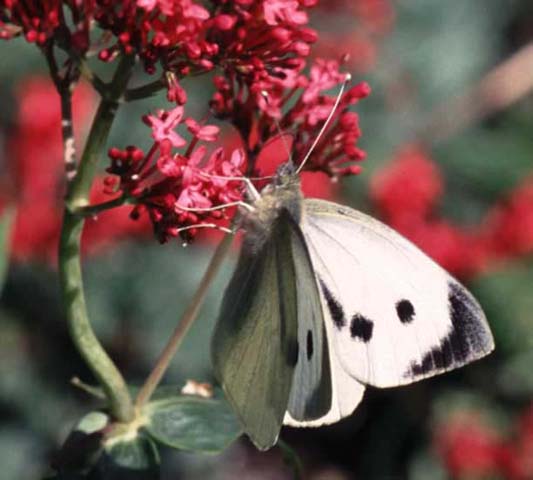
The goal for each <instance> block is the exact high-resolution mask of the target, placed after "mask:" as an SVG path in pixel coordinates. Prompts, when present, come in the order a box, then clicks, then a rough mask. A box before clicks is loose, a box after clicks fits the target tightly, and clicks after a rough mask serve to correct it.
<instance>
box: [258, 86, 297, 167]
mask: <svg viewBox="0 0 533 480" xmlns="http://www.w3.org/2000/svg"><path fill="white" fill-rule="evenodd" d="M261 95H262V96H263V98H264V99H265V102H267V103H269V101H268V92H266V91H265V90H263V91H262V92H261ZM272 120H273V121H274V125H276V130H277V131H278V135H279V136H280V137H281V141H282V142H283V146H284V148H285V153H286V154H287V158H288V159H289V163H294V162H293V159H292V153H291V150H290V148H289V144H288V143H287V141H286V140H285V136H284V135H283V130H282V129H281V125H280V124H279V122H278V119H277V118H273V119H272Z"/></svg>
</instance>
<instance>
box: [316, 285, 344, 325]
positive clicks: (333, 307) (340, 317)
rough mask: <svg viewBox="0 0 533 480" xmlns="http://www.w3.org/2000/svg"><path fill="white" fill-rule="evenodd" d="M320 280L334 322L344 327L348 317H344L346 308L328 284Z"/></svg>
mask: <svg viewBox="0 0 533 480" xmlns="http://www.w3.org/2000/svg"><path fill="white" fill-rule="evenodd" d="M319 282H320V288H321V289H322V293H323V294H324V297H325V298H326V303H327V305H328V310H329V313H330V314H331V318H332V319H333V324H334V325H335V326H336V327H337V328H338V329H339V330H340V329H341V328H342V327H344V326H345V325H346V318H345V317H344V310H343V309H342V306H341V304H340V303H339V302H338V301H337V299H336V298H335V297H334V296H333V294H332V293H331V292H330V291H329V289H328V287H327V286H326V284H325V283H324V282H323V281H322V280H319Z"/></svg>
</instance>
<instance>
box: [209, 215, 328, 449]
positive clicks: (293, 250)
mask: <svg viewBox="0 0 533 480" xmlns="http://www.w3.org/2000/svg"><path fill="white" fill-rule="evenodd" d="M300 276H301V277H307V279H305V278H300ZM313 281H314V277H313V272H312V268H311V263H310V260H309V256H308V254H307V252H306V249H305V245H304V244H303V236H302V234H301V232H300V231H299V228H298V226H297V225H296V224H295V222H294V221H293V220H292V219H291V216H290V214H289V213H288V212H287V211H286V210H284V209H282V210H281V211H280V213H279V216H278V218H277V220H275V221H274V223H273V226H272V230H271V232H270V234H269V236H268V237H267V239H266V240H265V242H264V244H263V245H262V246H261V247H260V248H259V249H257V246H255V245H247V244H246V241H245V243H244V245H243V248H242V250H241V254H240V258H239V262H238V264H237V268H236V270H235V273H234V274H233V277H232V279H231V281H230V284H229V285H228V288H227V290H226V293H225V295H224V300H223V303H222V307H221V312H220V316H219V319H218V322H217V326H216V328H215V332H214V336H213V346H212V355H213V364H214V368H215V373H216V375H217V377H218V379H219V381H220V382H221V383H222V386H223V388H224V390H225V392H226V395H227V397H228V400H229V401H230V403H231V404H232V406H233V408H234V410H235V411H236V413H237V415H238V417H239V418H240V420H241V423H242V425H243V428H244V431H245V432H246V433H247V434H248V435H249V437H250V438H251V439H252V441H253V442H254V443H255V444H256V446H257V447H258V448H260V449H266V448H269V447H271V446H272V445H273V444H275V443H276V440H277V438H278V435H279V431H280V428H281V425H282V422H283V418H284V415H285V412H286V410H287V408H291V409H293V411H294V412H295V413H294V414H295V415H296V416H305V415H316V416H319V415H321V414H323V413H324V412H325V411H327V410H328V409H329V404H327V402H329V401H330V400H329V398H330V391H329V390H328V386H329V383H328V382H329V372H328V368H327V367H328V365H327V363H326V365H325V366H324V367H325V368H323V358H322V357H323V356H322V351H323V350H324V349H327V345H326V344H325V343H324V340H323V338H322V333H321V332H322V330H321V329H322V328H323V321H322V316H321V311H320V304H319V303H318V304H317V303H313V301H312V300H311V301H309V299H306V300H305V299H304V296H303V295H305V294H309V295H311V294H312V293H311V292H310V291H308V290H309V289H310V288H312V286H313V285H314V283H313ZM315 288H316V287H315ZM302 292H303V294H302ZM313 293H314V294H315V295H316V292H313ZM305 301H307V303H305ZM317 305H318V306H317ZM317 308H318V312H317V311H316V309H317ZM299 310H300V312H303V313H305V315H306V320H305V321H302V322H301V324H302V325H303V326H304V327H303V328H306V330H305V332H304V331H303V330H302V329H300V331H299V330H298V322H299ZM315 330H316V331H315ZM308 331H311V332H312V333H311V336H312V339H311V340H310V341H311V342H313V345H312V346H310V348H311V349H313V352H311V353H312V355H309V350H303V348H304V347H301V346H300V345H299V342H300V341H303V338H304V337H305V341H307V335H308V334H307V332H308ZM308 346H309V345H306V347H305V348H307V347H308ZM302 356H303V357H305V358H307V356H310V358H309V359H308V360H307V365H305V366H303V368H297V363H298V362H300V363H301V361H302V360H301V359H302ZM328 358H329V357H328ZM295 368H296V369H297V370H298V372H299V374H298V375H297V376H296V382H295V385H296V386H295V387H294V388H295V390H293V391H294V392H296V393H294V394H293V395H292V400H291V402H289V396H290V394H291V388H292V385H293V377H294V372H295ZM304 382H306V385H308V386H309V387H310V388H311V390H308V391H310V394H306V392H304V391H303V389H304V388H305V385H304ZM324 385H326V386H324ZM289 403H290V407H289ZM326 404H327V405H326Z"/></svg>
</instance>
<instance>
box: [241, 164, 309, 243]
mask: <svg viewBox="0 0 533 480" xmlns="http://www.w3.org/2000/svg"><path fill="white" fill-rule="evenodd" d="M302 200H303V197H302V192H301V188H300V179H299V176H298V175H297V174H296V169H295V167H294V164H293V163H292V162H287V163H284V164H282V165H281V166H280V167H279V168H278V170H277V172H276V175H275V177H274V180H273V181H272V183H269V184H268V185H267V186H265V187H264V188H263V189H262V190H261V194H260V195H259V196H258V197H257V198H256V199H255V200H254V202H253V204H252V205H253V207H254V208H253V210H252V211H246V212H243V213H244V218H243V227H244V229H245V230H246V232H247V235H246V237H247V241H248V243H249V244H250V245H254V247H253V248H254V249H256V248H259V247H260V246H261V245H262V244H263V242H264V241H265V240H267V239H268V236H269V233H270V231H271V229H272V225H273V223H274V222H275V220H276V219H277V218H278V216H279V214H280V212H281V211H282V210H286V211H288V213H289V214H290V216H291V217H292V218H293V219H294V221H296V222H299V220H300V216H301V211H302Z"/></svg>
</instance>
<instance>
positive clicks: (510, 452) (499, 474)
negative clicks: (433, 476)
mask: <svg viewBox="0 0 533 480" xmlns="http://www.w3.org/2000/svg"><path fill="white" fill-rule="evenodd" d="M510 430H513V431H514V434H513V435H509V434H507V433H503V432H501V431H497V430H496V429H495V428H494V427H492V426H490V425H489V423H488V419H487V418H485V417H483V416H481V415H480V414H479V412H476V411H475V410H463V411H459V412H455V413H453V414H451V415H450V416H449V417H448V418H446V419H444V420H443V421H441V422H440V424H439V425H437V428H436V430H435V434H434V438H433V441H434V447H435V451H436V453H437V455H438V456H439V457H440V458H441V460H442V462H443V464H444V466H445V467H446V469H447V471H448V473H449V474H450V476H451V477H452V478H464V479H479V480H481V479H483V480H485V479H486V480H488V479H492V478H505V479H507V480H531V478H533V405H531V406H530V407H529V408H528V409H526V411H525V412H523V413H522V415H520V416H519V417H518V418H517V420H516V421H515V425H514V426H512V428H511V429H510Z"/></svg>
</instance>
